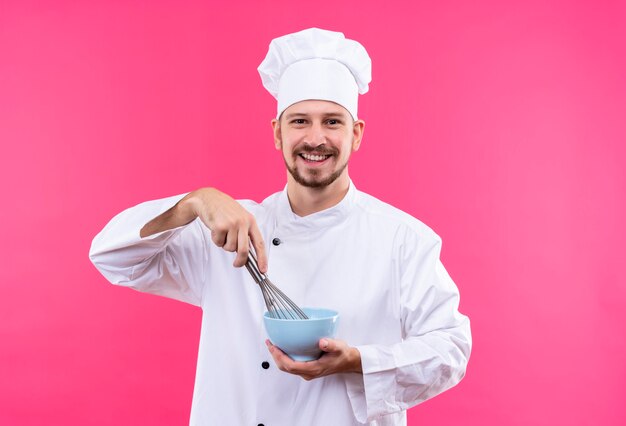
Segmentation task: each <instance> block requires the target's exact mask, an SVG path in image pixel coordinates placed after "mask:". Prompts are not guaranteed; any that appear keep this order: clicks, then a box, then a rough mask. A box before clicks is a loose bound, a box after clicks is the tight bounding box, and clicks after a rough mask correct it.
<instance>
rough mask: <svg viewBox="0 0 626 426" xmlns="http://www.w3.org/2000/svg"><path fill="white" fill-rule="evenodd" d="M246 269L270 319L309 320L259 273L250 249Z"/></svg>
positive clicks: (265, 276)
mask: <svg viewBox="0 0 626 426" xmlns="http://www.w3.org/2000/svg"><path fill="white" fill-rule="evenodd" d="M246 269H247V270H248V272H250V275H252V278H253V279H254V281H255V282H256V283H257V284H258V285H259V288H260V289H261V293H262V294H263V300H264V302H265V307H266V308H267V312H269V315H270V316H271V317H272V318H278V319H294V320H296V319H309V317H308V316H307V315H306V314H305V313H304V311H303V310H302V309H300V307H298V305H296V304H295V303H294V302H293V301H292V300H291V299H290V298H289V297H287V295H286V294H285V293H283V292H282V291H281V290H280V289H279V288H278V287H276V286H275V285H274V284H273V283H272V282H271V281H270V280H269V278H267V275H265V274H262V273H261V271H259V264H258V262H257V259H256V256H255V255H254V253H253V249H252V248H250V252H249V254H248V261H247V262H246Z"/></svg>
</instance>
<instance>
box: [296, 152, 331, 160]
mask: <svg viewBox="0 0 626 426" xmlns="http://www.w3.org/2000/svg"><path fill="white" fill-rule="evenodd" d="M299 155H300V157H302V158H304V159H305V160H307V161H317V162H319V161H324V160H326V159H327V158H329V157H330V155H313V154H305V153H302V154H299Z"/></svg>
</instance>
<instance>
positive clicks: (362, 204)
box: [90, 29, 471, 426]
mask: <svg viewBox="0 0 626 426" xmlns="http://www.w3.org/2000/svg"><path fill="white" fill-rule="evenodd" d="M320 46H322V47H320ZM316 49H317V50H316ZM285 52H289V55H291V56H292V57H290V58H287V60H285V57H286V55H285ZM294 52H296V53H294ZM298 52H300V53H299V54H297V53H298ZM355 52H356V53H355ZM355 55H356V56H357V57H356V58H355ZM346 56H347V57H348V58H346ZM268 58H269V60H268ZM277 58H278V59H277ZM311 60H312V61H314V63H312V64H311V65H312V68H313V69H314V71H315V72H314V73H310V72H308V71H310V70H308V67H306V64H304V65H303V64H302V62H306V61H311ZM290 61H291V65H293V64H299V65H297V66H298V67H302V69H304V70H308V71H305V72H304V73H295V74H293V76H292V77H288V78H293V81H287V82H283V83H281V82H280V75H281V74H283V75H284V73H285V69H289V68H290V64H289V62H290ZM350 61H353V62H354V64H356V65H355V66H354V67H350ZM363 61H365V62H367V63H365V64H364V63H363ZM285 63H287V64H286V65H285ZM357 65H358V66H357ZM281 67H282V68H283V69H281ZM337 67H343V68H345V69H342V68H339V71H337V72H335V71H336V69H337ZM267 69H271V70H272V71H271V72H274V73H275V74H276V75H277V76H278V77H277V79H278V81H276V82H277V83H278V103H279V110H278V115H280V113H281V112H282V110H284V109H285V108H286V107H288V106H289V105H291V104H292V103H294V99H296V100H295V102H297V101H299V100H304V99H324V100H331V101H338V102H337V103H339V101H341V102H343V103H340V104H341V105H344V106H346V109H348V111H350V113H351V114H352V115H353V117H355V118H356V112H357V111H356V102H355V101H353V100H351V99H350V98H349V93H348V94H347V95H346V94H345V93H344V94H339V95H337V94H336V92H335V93H333V92H332V90H331V91H328V92H327V93H326V94H325V93H324V92H323V90H322V91H318V92H316V93H315V94H314V96H316V97H314V98H311V97H310V96H311V92H307V91H306V90H304V91H302V92H301V95H302V96H305V97H304V98H302V97H300V98H299V97H298V96H295V97H294V96H291V98H288V99H287V98H286V100H285V99H282V103H281V95H280V93H281V90H289V89H288V87H289V85H290V84H291V85H295V86H294V87H296V88H295V89H294V90H295V91H296V92H298V90H301V89H299V87H300V86H302V84H296V83H297V81H298V78H299V77H298V75H300V77H302V76H303V75H304V80H300V81H301V82H302V81H307V79H314V77H315V76H317V77H318V78H320V77H319V76H320V75H327V76H329V80H328V81H329V82H330V83H328V82H327V84H331V85H332V82H336V81H338V80H337V79H338V78H339V79H341V78H344V79H347V78H352V82H351V83H352V86H350V88H351V89H352V90H353V91H354V89H357V90H359V91H362V90H363V82H365V83H364V84H365V87H366V85H367V83H368V82H369V76H368V75H367V74H368V73H369V57H367V53H366V52H365V49H363V47H362V46H360V45H359V44H358V43H356V42H354V41H352V40H347V39H345V38H344V37H343V34H341V33H334V32H330V31H323V30H318V29H310V30H305V31H302V32H300V33H295V34H290V35H288V36H285V37H282V38H279V39H276V40H274V41H273V42H272V44H271V45H270V52H269V53H268V57H267V58H266V60H265V61H264V63H263V64H262V65H261V67H260V68H259V70H260V72H261V74H262V77H263V80H264V84H265V85H266V87H267V86H268V84H269V85H271V84H272V83H271V80H272V78H274V77H273V76H271V75H269V74H268V73H265V71H266V70H267ZM292 71H293V70H292ZM345 71H348V72H347V73H346V72H345ZM320 72H325V73H326V74H320ZM264 73H265V74H264ZM337 73H340V74H342V76H341V77H337ZM270 74H271V73H270ZM350 76H353V77H350ZM314 84H317V83H314ZM283 86H284V87H283ZM308 87H309V88H310V86H308ZM320 87H321V86H320ZM318 89H319V88H318ZM324 90H326V89H324ZM341 90H344V91H346V90H345V87H342V88H341V89H340V91H341ZM365 90H366V89H365ZM282 93H285V92H282ZM346 93H347V91H346ZM290 95H293V92H290ZM335 95H336V96H335ZM318 96H324V97H322V98H320V97H318ZM341 96H345V98H344V99H342V98H341ZM353 96H355V94H354V93H353ZM285 105H286V106H285ZM281 108H282V109H281ZM183 196H184V195H178V196H174V197H170V198H165V199H161V200H155V201H149V202H146V203H143V204H140V205H138V206H135V207H132V208H130V209H128V210H126V211H124V212H122V213H120V214H119V215H117V216H116V217H114V218H113V219H112V220H111V222H109V224H107V225H106V227H105V228H104V229H103V230H102V231H101V232H100V233H99V234H98V235H97V236H96V237H95V239H94V240H93V244H92V247H91V251H90V257H91V259H92V261H93V263H94V264H95V266H96V267H97V268H98V269H99V270H100V272H101V273H102V274H103V275H104V276H105V277H106V278H107V279H108V280H109V281H110V282H112V283H114V284H118V285H122V286H127V287H131V288H134V289H136V290H139V291H143V292H148V293H153V294H158V295H162V296H166V297H170V298H173V299H177V300H181V301H184V302H187V303H191V304H193V305H196V306H199V307H201V308H202V312H203V315H202V329H201V337H200V348H199V354H198V365H197V372H196V382H195V387H194V395H193V403H192V411H191V419H190V424H191V425H259V424H262V425H265V426H275V425H276V426H277V425H303V426H307V425H340V426H342V425H360V424H370V425H403V424H406V411H405V410H406V409H408V408H409V407H411V406H413V405H416V404H418V403H420V402H422V401H424V400H426V399H428V398H431V397H433V396H435V395H437V394H438V393H440V392H443V391H444V390H446V389H448V388H450V387H452V386H454V385H455V384H456V383H458V382H459V381H460V380H461V378H462V377H463V375H464V374H465V368H466V364H467V361H468V359H469V354H470V348H471V336H470V328H469V320H468V319H467V317H465V316H463V315H462V314H460V313H459V312H458V303H459V293H458V290H457V288H456V286H455V284H454V283H453V281H452V280H451V278H450V277H449V275H448V274H447V272H446V270H445V269H444V267H443V265H442V264H441V261H440V259H439V253H440V250H441V240H440V238H439V237H438V236H437V235H436V234H435V233H434V232H433V231H432V230H431V229H430V228H428V227H427V226H426V225H424V224H423V223H421V222H420V221H419V220H417V219H415V218H413V217H411V216H410V215H408V214H406V213H403V212H401V211H400V210H398V209H396V208H394V207H392V206H390V205H388V204H385V203H383V202H382V201H379V200H377V199H375V198H374V197H372V196H369V195H367V194H365V193H363V192H361V191H359V190H357V188H356V187H355V185H354V184H353V183H352V182H350V186H349V190H348V192H347V194H346V196H345V197H344V198H343V199H342V200H341V201H340V202H339V203H338V204H337V205H335V206H333V207H331V208H328V209H326V210H323V211H319V212H317V213H314V214H311V215H308V216H305V217H299V216H297V215H296V214H294V213H293V211H292V210H291V206H290V203H289V199H288V197H287V189H286V188H285V189H284V190H283V191H281V192H278V193H275V194H273V195H271V196H269V197H268V198H267V199H265V200H264V201H263V202H261V203H255V202H253V201H249V200H241V201H239V202H240V204H241V205H242V206H243V207H244V208H245V209H247V210H248V211H249V212H250V213H252V214H253V215H254V217H255V218H256V221H257V224H258V226H259V229H260V230H261V233H262V235H263V236H264V239H265V241H266V244H267V245H266V250H267V253H268V259H269V269H268V276H270V277H271V279H272V281H273V282H274V283H275V284H277V285H278V286H279V287H280V288H281V289H282V290H283V291H284V292H285V293H286V294H287V295H289V297H290V298H291V299H293V300H294V301H295V302H296V303H297V304H299V305H300V306H305V307H307V306H310V307H324V308H329V309H334V310H337V311H338V312H339V315H340V319H339V326H338V331H337V336H336V338H337V339H341V340H344V341H346V342H347V343H348V345H350V346H353V347H356V348H357V349H358V350H359V352H360V355H361V365H362V369H363V374H358V373H342V374H335V375H330V376H326V377H322V378H318V379H314V380H311V381H305V380H303V379H302V378H300V377H298V376H295V375H291V374H288V373H285V372H282V371H280V370H279V369H278V368H277V367H276V365H275V364H274V363H273V360H272V357H271V355H270V354H269V352H268V350H267V348H266V346H265V344H264V341H265V339H266V334H265V331H264V329H263V325H262V315H263V312H264V310H265V307H264V303H263V298H262V296H261V292H260V291H259V289H258V287H257V286H256V284H254V281H252V278H251V277H250V276H249V274H248V272H247V271H246V269H245V268H238V269H237V268H233V266H232V262H233V260H234V256H235V254H234V253H229V252H226V251H224V250H223V249H221V248H219V247H217V246H215V245H214V244H213V243H212V241H211V234H210V230H209V229H207V227H206V226H205V225H204V224H203V223H202V222H201V221H200V220H199V219H196V220H195V221H193V222H191V223H190V224H188V225H185V226H182V227H179V228H175V229H171V230H167V231H164V232H161V233H158V234H155V235H151V236H149V237H146V238H140V236H139V231H140V229H141V228H142V227H143V226H144V225H145V224H146V223H147V222H148V221H150V220H151V219H153V218H154V217H156V216H158V215H160V214H161V213H163V212H165V211H166V210H168V209H170V208H171V207H172V206H174V205H175V204H176V203H177V202H178V201H179V200H180V199H181V198H182V197H183ZM216 345H217V346H218V347H219V350H215V346H216Z"/></svg>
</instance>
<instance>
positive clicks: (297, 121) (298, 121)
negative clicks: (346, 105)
mask: <svg viewBox="0 0 626 426" xmlns="http://www.w3.org/2000/svg"><path fill="white" fill-rule="evenodd" d="M289 124H291V125H293V126H295V127H304V126H306V125H308V124H309V120H308V119H306V118H294V119H293V120H291V121H290V122H289ZM323 124H324V125H325V126H328V127H339V126H340V125H341V124H343V122H342V121H341V120H340V119H338V118H327V119H326V120H324V122H323Z"/></svg>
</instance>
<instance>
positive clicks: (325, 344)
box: [319, 337, 337, 352]
mask: <svg viewBox="0 0 626 426" xmlns="http://www.w3.org/2000/svg"><path fill="white" fill-rule="evenodd" d="M319 346H320V349H321V350H323V351H324V352H334V351H336V350H337V341H336V340H333V339H329V338H328V337H324V338H323V339H320V343H319Z"/></svg>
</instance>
